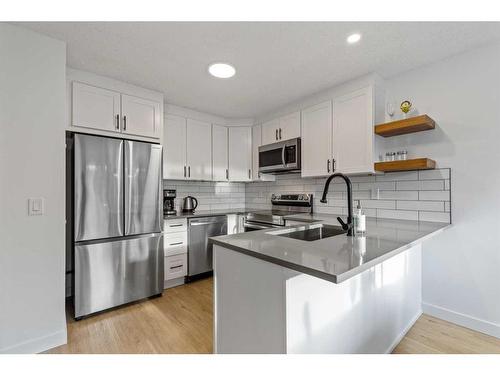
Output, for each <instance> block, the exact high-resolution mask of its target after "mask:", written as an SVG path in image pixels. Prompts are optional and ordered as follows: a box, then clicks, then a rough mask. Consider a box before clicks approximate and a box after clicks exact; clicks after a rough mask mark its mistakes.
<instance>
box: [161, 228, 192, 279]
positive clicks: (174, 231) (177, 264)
mask: <svg viewBox="0 0 500 375" xmlns="http://www.w3.org/2000/svg"><path fill="white" fill-rule="evenodd" d="M163 228H164V231H163V233H164V235H163V251H164V255H165V265H164V267H165V282H164V287H165V288H172V287H174V286H178V285H182V284H184V276H186V275H187V267H188V258H187V252H188V235H187V219H170V220H165V221H164V227H163Z"/></svg>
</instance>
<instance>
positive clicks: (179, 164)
mask: <svg viewBox="0 0 500 375" xmlns="http://www.w3.org/2000/svg"><path fill="white" fill-rule="evenodd" d="M186 167H187V163H186V119H185V118H183V117H179V116H174V115H166V116H165V131H164V134H163V178H165V179H173V180H182V179H185V178H186Z"/></svg>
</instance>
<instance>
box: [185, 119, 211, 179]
mask: <svg viewBox="0 0 500 375" xmlns="http://www.w3.org/2000/svg"><path fill="white" fill-rule="evenodd" d="M186 144H187V158H186V160H187V177H188V178H189V179H193V180H211V179H212V127H211V125H210V124H209V123H206V122H203V121H198V120H192V119H188V120H187V137H186Z"/></svg>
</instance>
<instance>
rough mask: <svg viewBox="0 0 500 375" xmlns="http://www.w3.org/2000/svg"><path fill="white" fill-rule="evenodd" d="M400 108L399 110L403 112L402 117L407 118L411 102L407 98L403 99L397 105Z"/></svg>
mask: <svg viewBox="0 0 500 375" xmlns="http://www.w3.org/2000/svg"><path fill="white" fill-rule="evenodd" d="M399 108H401V112H403V118H405V119H406V118H409V117H410V116H409V113H410V110H411V102H410V101H409V100H405V101H403V102H401V105H400V106H399Z"/></svg>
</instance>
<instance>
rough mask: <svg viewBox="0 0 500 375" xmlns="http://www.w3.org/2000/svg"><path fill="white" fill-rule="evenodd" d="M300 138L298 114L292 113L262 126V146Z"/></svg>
mask: <svg viewBox="0 0 500 375" xmlns="http://www.w3.org/2000/svg"><path fill="white" fill-rule="evenodd" d="M297 137H300V112H299V111H297V112H293V113H290V114H288V115H285V116H282V117H279V118H277V119H274V120H271V121H267V122H265V123H263V124H262V144H263V145H267V144H270V143H275V142H279V141H286V140H288V139H292V138H297Z"/></svg>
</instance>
